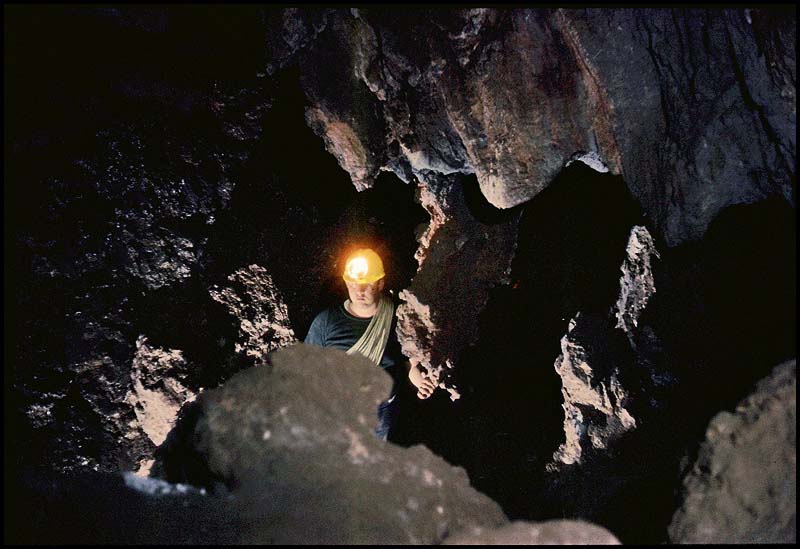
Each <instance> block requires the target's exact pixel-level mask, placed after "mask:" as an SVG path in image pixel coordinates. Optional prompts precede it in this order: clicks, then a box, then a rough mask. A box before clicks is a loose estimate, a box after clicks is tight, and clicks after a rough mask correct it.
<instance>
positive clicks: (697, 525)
mask: <svg viewBox="0 0 800 549" xmlns="http://www.w3.org/2000/svg"><path fill="white" fill-rule="evenodd" d="M796 422H797V363H796V361H794V360H792V361H791V362H787V363H784V364H781V365H780V366H777V367H776V368H775V369H774V370H773V372H772V374H771V375H770V376H769V377H767V378H765V379H763V380H762V381H761V382H759V383H758V385H757V386H756V387H755V390H754V391H753V393H752V394H751V395H750V396H748V397H747V398H746V399H744V400H743V401H741V402H740V403H739V404H738V405H737V406H736V410H735V411H734V412H733V413H731V412H727V411H724V412H720V413H719V414H717V415H716V416H715V417H714V419H712V420H711V423H710V424H709V426H708V430H707V431H706V440H705V441H704V442H703V443H702V445H701V447H700V452H699V455H698V457H697V461H696V462H695V463H694V466H693V467H692V469H691V471H690V472H689V474H688V475H687V476H686V477H685V478H684V479H683V503H682V505H681V507H680V509H678V511H677V512H676V513H675V515H674V516H673V518H672V523H671V524H670V526H669V537H670V541H671V542H672V543H796V542H797V423H796Z"/></svg>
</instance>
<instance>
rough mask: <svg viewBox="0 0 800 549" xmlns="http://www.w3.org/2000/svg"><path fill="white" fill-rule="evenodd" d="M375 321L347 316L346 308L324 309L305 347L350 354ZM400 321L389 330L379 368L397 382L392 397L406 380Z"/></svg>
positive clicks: (312, 325) (315, 320) (394, 323)
mask: <svg viewBox="0 0 800 549" xmlns="http://www.w3.org/2000/svg"><path fill="white" fill-rule="evenodd" d="M371 320H372V318H371V317H370V318H359V317H357V316H353V315H351V314H350V313H348V312H347V310H346V309H345V308H344V305H341V304H340V305H335V306H333V307H329V308H328V309H325V310H324V311H322V312H321V313H319V314H318V315H317V317H316V318H315V319H314V322H312V323H311V327H310V328H309V329H308V335H306V339H305V343H310V344H312V345H319V346H320V347H335V348H337V349H342V350H343V351H347V350H348V349H349V348H350V347H352V346H353V345H354V344H355V342H356V341H358V340H359V338H360V337H361V336H362V335H364V332H365V331H366V330H367V326H369V323H370V321H371ZM396 328H397V317H395V316H394V315H393V316H392V326H391V328H390V329H389V340H388V341H387V342H386V349H385V350H384V351H383V356H382V357H381V362H380V367H381V368H383V369H385V370H386V371H387V373H389V375H391V376H392V378H393V379H394V388H393V389H392V394H395V393H396V389H397V387H398V382H400V381H401V380H402V379H403V378H404V377H405V375H404V372H403V367H402V363H403V362H404V361H405V357H404V356H403V355H402V353H401V352H400V343H399V342H398V341H397V330H396Z"/></svg>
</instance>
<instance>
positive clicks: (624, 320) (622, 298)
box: [615, 225, 659, 341]
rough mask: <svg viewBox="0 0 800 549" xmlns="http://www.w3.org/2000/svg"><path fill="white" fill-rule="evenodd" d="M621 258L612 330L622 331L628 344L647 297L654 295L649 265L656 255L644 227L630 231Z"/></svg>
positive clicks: (651, 240)
mask: <svg viewBox="0 0 800 549" xmlns="http://www.w3.org/2000/svg"><path fill="white" fill-rule="evenodd" d="M625 255H626V257H625V262H624V263H623V264H622V267H621V270H622V277H621V278H620V280H619V298H618V299H617V304H616V313H615V314H616V316H617V326H616V327H617V328H619V329H621V330H622V331H624V332H625V334H626V335H628V339H629V340H630V341H632V340H633V336H632V333H631V332H632V331H633V330H634V329H635V328H636V327H637V325H638V322H639V316H640V315H641V313H642V310H644V308H645V307H646V306H647V302H648V300H649V299H650V296H652V295H653V294H654V293H655V292H656V287H655V281H654V280H653V266H652V263H653V259H654V258H655V259H658V258H659V255H658V250H656V247H655V243H654V242H653V237H652V236H650V233H649V232H648V230H647V228H646V227H642V226H640V225H637V226H635V227H634V228H633V229H631V236H630V238H629V239H628V246H627V247H626V249H625Z"/></svg>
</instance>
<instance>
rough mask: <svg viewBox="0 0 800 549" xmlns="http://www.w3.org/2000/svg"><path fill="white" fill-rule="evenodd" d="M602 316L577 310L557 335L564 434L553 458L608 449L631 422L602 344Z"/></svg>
mask: <svg viewBox="0 0 800 549" xmlns="http://www.w3.org/2000/svg"><path fill="white" fill-rule="evenodd" d="M604 328H607V327H606V322H605V321H604V319H602V318H596V317H592V316H588V315H581V314H579V315H578V316H576V317H575V318H573V319H572V320H571V321H570V324H569V330H568V331H567V334H566V335H565V336H564V337H563V338H561V355H559V357H558V358H557V359H556V362H555V365H554V366H555V369H556V372H557V373H558V375H559V377H561V387H562V388H561V392H562V395H563V397H564V403H563V405H562V407H563V409H564V435H565V437H566V440H565V442H564V443H563V444H561V445H560V446H559V448H558V450H557V451H556V453H555V454H554V455H553V459H554V461H555V463H556V464H572V463H580V462H581V458H582V456H583V454H584V453H586V452H587V451H588V450H590V449H594V450H606V449H610V448H609V446H610V445H611V443H612V442H613V441H614V440H615V439H618V438H619V437H620V436H621V435H622V434H624V433H625V432H627V431H629V430H631V429H634V428H636V420H635V419H634V418H633V417H632V416H631V414H630V413H629V412H628V410H627V409H626V406H627V402H626V401H627V400H628V397H629V389H627V388H626V387H624V386H623V384H622V383H621V381H620V377H619V376H620V370H619V367H618V365H616V364H614V363H613V361H614V359H615V358H617V357H615V356H614V354H613V353H611V352H609V350H608V349H607V348H606V346H607V336H606V335H605V334H604V332H608V330H607V329H604Z"/></svg>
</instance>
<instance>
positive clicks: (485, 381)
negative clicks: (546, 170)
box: [411, 163, 642, 519]
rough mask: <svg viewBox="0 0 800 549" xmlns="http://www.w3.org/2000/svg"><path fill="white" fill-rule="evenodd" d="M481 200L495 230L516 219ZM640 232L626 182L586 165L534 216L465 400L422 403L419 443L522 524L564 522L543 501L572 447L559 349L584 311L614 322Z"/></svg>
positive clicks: (575, 168)
mask: <svg viewBox="0 0 800 549" xmlns="http://www.w3.org/2000/svg"><path fill="white" fill-rule="evenodd" d="M475 187H476V188H477V182H475ZM464 188H465V192H467V193H470V187H469V185H465V187H464ZM474 198H475V197H473V198H472V199H471V200H469V201H468V203H469V204H471V206H470V208H471V209H472V210H473V214H474V215H475V216H476V218H480V219H482V220H484V222H499V221H501V220H502V219H503V216H505V219H507V218H508V215H510V213H509V212H508V211H505V212H503V211H501V210H496V211H494V212H492V211H491V209H492V208H491V206H490V205H488V204H486V205H483V206H481V202H480V201H479V200H477V201H476V200H475V199H474ZM486 206H488V208H487V207H486ZM641 222H642V214H641V212H640V209H639V206H638V204H637V203H636V202H635V201H634V200H633V198H632V197H631V195H630V193H629V191H628V189H627V187H626V185H625V183H624V181H623V180H622V178H621V177H618V176H612V175H608V174H601V173H598V172H596V171H594V170H592V169H590V168H588V167H587V166H585V165H584V164H582V163H575V164H573V165H570V166H569V167H567V168H565V169H564V170H563V171H562V173H561V174H560V175H559V176H558V177H557V178H556V179H555V180H554V181H553V183H552V184H551V185H550V186H549V187H548V188H547V189H546V190H544V191H543V192H542V193H540V194H539V195H538V196H537V197H536V198H535V199H533V200H532V201H531V202H529V203H528V204H527V205H525V206H524V210H523V212H522V215H521V219H520V225H519V240H518V246H517V250H516V255H515V258H514V260H513V263H512V266H511V281H512V282H511V284H510V285H507V286H498V287H496V288H495V289H494V290H493V291H492V293H491V295H490V299H489V302H488V304H487V305H486V307H485V309H484V310H483V312H482V313H481V315H480V339H479V341H478V342H477V343H476V344H474V345H473V346H472V347H471V348H470V349H468V350H467V351H466V352H465V353H464V354H463V356H462V357H461V361H460V364H458V366H457V370H458V374H459V375H458V377H459V380H460V383H461V384H462V386H463V389H464V396H463V398H462V399H461V400H459V401H457V402H455V403H450V402H449V400H448V399H447V398H446V397H445V395H443V394H442V395H436V396H435V397H433V398H431V399H430V401H427V402H417V403H414V412H413V414H414V415H415V422H416V424H417V425H416V428H415V429H413V430H414V434H413V435H411V438H412V439H414V440H415V441H418V440H421V441H423V442H425V444H427V445H428V446H429V447H430V448H432V449H434V450H435V451H436V452H437V453H439V454H440V455H442V456H444V457H445V458H446V459H448V460H449V461H451V462H453V463H455V464H458V465H461V466H463V467H465V468H466V470H467V471H468V473H469V475H470V478H471V480H472V483H473V485H474V486H476V487H477V488H478V489H480V490H482V491H484V492H485V493H486V494H488V495H490V496H491V497H493V498H494V499H495V500H496V501H498V502H499V503H500V504H501V505H502V506H503V508H504V510H505V511H506V513H507V514H508V515H509V516H510V517H512V518H528V519H543V518H552V517H556V516H560V515H559V512H560V510H559V509H556V508H553V506H552V505H551V506H550V508H548V507H547V502H539V501H538V500H537V499H536V498H537V490H539V489H541V475H542V473H543V471H544V466H545V464H546V463H547V462H548V461H549V460H550V459H551V457H552V454H553V452H554V451H555V449H556V447H557V446H558V444H559V443H560V442H563V429H562V424H563V421H564V416H563V411H562V409H561V403H562V397H561V392H560V389H561V382H560V379H559V377H558V375H557V374H556V372H555V370H554V368H553V363H554V361H555V359H556V357H557V356H558V354H559V352H560V347H559V341H560V339H561V337H562V336H563V335H564V334H565V333H566V330H567V324H568V322H569V320H570V319H571V318H572V317H573V316H574V315H575V314H576V313H578V312H581V313H584V314H587V313H594V314H601V315H602V314H607V313H608V311H609V309H610V307H611V306H612V305H613V304H614V302H615V300H616V297H617V293H618V291H619V277H620V265H621V263H622V261H623V258H624V254H625V247H626V243H627V239H628V236H629V232H630V229H631V227H632V226H633V225H634V224H637V223H641Z"/></svg>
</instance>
